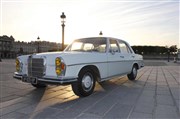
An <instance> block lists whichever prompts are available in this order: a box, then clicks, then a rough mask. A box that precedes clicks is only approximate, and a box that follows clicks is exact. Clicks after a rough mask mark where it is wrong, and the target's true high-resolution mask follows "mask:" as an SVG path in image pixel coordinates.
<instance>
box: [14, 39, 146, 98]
mask: <svg viewBox="0 0 180 119" xmlns="http://www.w3.org/2000/svg"><path fill="white" fill-rule="evenodd" d="M143 66H144V64H143V57H142V56H141V55H138V54H135V53H134V51H133V49H132V48H131V47H130V45H129V44H128V43H127V42H126V41H124V40H120V39H116V38H111V37H90V38H82V39H77V40H75V41H74V42H73V43H71V44H70V45H69V46H68V47H67V48H66V49H65V50H64V51H63V52H48V53H38V54H32V55H22V56H19V57H17V58H16V72H15V73H14V78H16V79H20V80H21V81H23V82H27V83H31V84H32V86H34V87H36V88H41V87H45V86H47V85H48V84H49V85H52V84H55V85H63V84H71V86H72V90H73V92H74V93H75V94H76V95H78V96H80V97H85V96H88V95H90V94H92V93H93V91H94V87H95V82H96V81H97V82H102V81H106V80H110V79H113V78H116V77H120V76H124V75H127V77H128V79H129V80H135V79H136V76H137V71H138V69H140V68H141V67H143Z"/></svg>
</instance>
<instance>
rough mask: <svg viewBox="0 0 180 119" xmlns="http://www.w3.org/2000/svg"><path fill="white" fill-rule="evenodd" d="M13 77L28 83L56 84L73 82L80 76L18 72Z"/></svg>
mask: <svg viewBox="0 0 180 119" xmlns="http://www.w3.org/2000/svg"><path fill="white" fill-rule="evenodd" d="M13 77H14V78H15V79H19V80H22V81H23V82H27V83H45V84H55V85H61V84H72V83H73V82H76V81H77V78H78V77H47V76H44V77H28V76H27V75H24V74H19V73H17V72H15V73H14V76H13ZM31 79H33V80H31Z"/></svg>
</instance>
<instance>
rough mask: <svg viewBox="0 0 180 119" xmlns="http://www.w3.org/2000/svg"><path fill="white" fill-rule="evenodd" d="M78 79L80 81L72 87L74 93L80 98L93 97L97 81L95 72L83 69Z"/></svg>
mask: <svg viewBox="0 0 180 119" xmlns="http://www.w3.org/2000/svg"><path fill="white" fill-rule="evenodd" d="M78 77H79V78H78V81H77V82H74V83H73V84H72V85H71V86H72V90H73V92H74V93H75V94H76V95H77V96H79V97H86V96H89V95H91V94H92V93H93V91H94V87H95V81H96V80H95V78H96V76H95V75H94V73H93V71H92V70H90V69H87V68H86V69H83V70H82V71H81V72H80V73H79V76H78Z"/></svg>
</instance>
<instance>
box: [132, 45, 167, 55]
mask: <svg viewBox="0 0 180 119" xmlns="http://www.w3.org/2000/svg"><path fill="white" fill-rule="evenodd" d="M132 49H133V50H134V52H135V53H138V54H147V55H148V54H158V55H159V54H166V53H167V51H168V49H167V48H166V47H163V46H132Z"/></svg>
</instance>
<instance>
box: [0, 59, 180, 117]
mask: <svg viewBox="0 0 180 119" xmlns="http://www.w3.org/2000/svg"><path fill="white" fill-rule="evenodd" d="M14 67H15V63H14V60H6V61H4V60H3V62H0V99H1V102H0V119H29V118H30V119H61V118H63V119H64V118H66V119H70V118H75V119H84V118H85V119H112V118H116V119H120V118H123V119H146V118H147V119H165V118H167V119H175V118H177V119H179V118H180V111H179V107H180V87H179V86H180V79H179V77H180V66H145V67H144V68H142V69H141V70H139V72H138V77H137V80H136V81H129V80H128V79H127V77H121V78H117V79H113V80H110V81H106V82H103V83H100V84H98V83H97V84H96V88H95V92H94V93H93V94H92V95H91V96H89V97H86V98H79V97H77V96H75V95H74V93H73V92H72V90H71V86H70V85H66V86H48V87H47V88H46V89H36V88H34V87H32V86H31V85H30V84H26V83H22V82H20V81H18V80H15V79H13V78H12V76H13V72H14V70H15V69H14Z"/></svg>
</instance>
